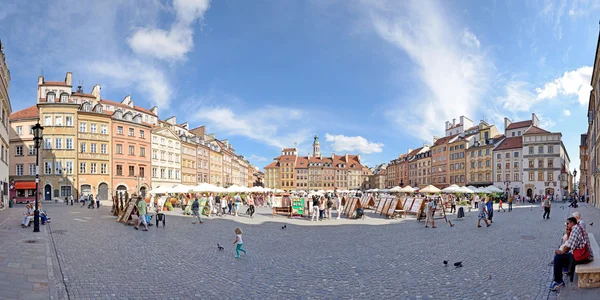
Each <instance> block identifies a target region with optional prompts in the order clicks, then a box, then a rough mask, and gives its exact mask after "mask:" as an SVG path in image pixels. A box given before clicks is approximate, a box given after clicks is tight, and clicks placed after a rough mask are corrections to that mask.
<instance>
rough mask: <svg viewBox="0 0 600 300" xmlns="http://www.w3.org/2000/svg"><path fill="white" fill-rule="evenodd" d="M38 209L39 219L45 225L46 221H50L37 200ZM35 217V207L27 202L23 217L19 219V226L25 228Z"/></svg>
mask: <svg viewBox="0 0 600 300" xmlns="http://www.w3.org/2000/svg"><path fill="white" fill-rule="evenodd" d="M38 211H39V214H40V221H41V222H42V225H46V223H50V218H49V217H48V214H47V213H46V211H45V210H43V209H42V203H41V202H38ZM34 218H35V208H34V205H33V204H31V203H29V204H27V205H26V206H25V212H24V213H23V218H22V219H21V227H22V228H27V227H29V226H30V225H31V221H32V220H33V219H34Z"/></svg>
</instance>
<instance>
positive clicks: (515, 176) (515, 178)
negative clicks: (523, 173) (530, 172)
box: [513, 173, 519, 181]
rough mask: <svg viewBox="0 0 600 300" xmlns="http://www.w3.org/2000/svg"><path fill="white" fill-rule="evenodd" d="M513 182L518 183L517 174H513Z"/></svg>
mask: <svg viewBox="0 0 600 300" xmlns="http://www.w3.org/2000/svg"><path fill="white" fill-rule="evenodd" d="M513 180H514V181H519V173H515V174H513Z"/></svg>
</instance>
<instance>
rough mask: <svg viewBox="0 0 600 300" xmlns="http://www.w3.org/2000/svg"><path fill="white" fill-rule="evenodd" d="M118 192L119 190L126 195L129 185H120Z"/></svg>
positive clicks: (120, 193)
mask: <svg viewBox="0 0 600 300" xmlns="http://www.w3.org/2000/svg"><path fill="white" fill-rule="evenodd" d="M117 192H119V195H125V192H127V187H126V186H124V185H119V186H118V187H117Z"/></svg>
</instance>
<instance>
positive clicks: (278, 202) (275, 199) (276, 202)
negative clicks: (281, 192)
mask: <svg viewBox="0 0 600 300" xmlns="http://www.w3.org/2000/svg"><path fill="white" fill-rule="evenodd" d="M273 207H281V197H273Z"/></svg>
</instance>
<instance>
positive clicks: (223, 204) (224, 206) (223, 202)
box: [221, 197, 227, 217]
mask: <svg viewBox="0 0 600 300" xmlns="http://www.w3.org/2000/svg"><path fill="white" fill-rule="evenodd" d="M221 210H223V212H222V213H221V217H224V216H225V215H226V214H227V198H226V197H222V198H221Z"/></svg>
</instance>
